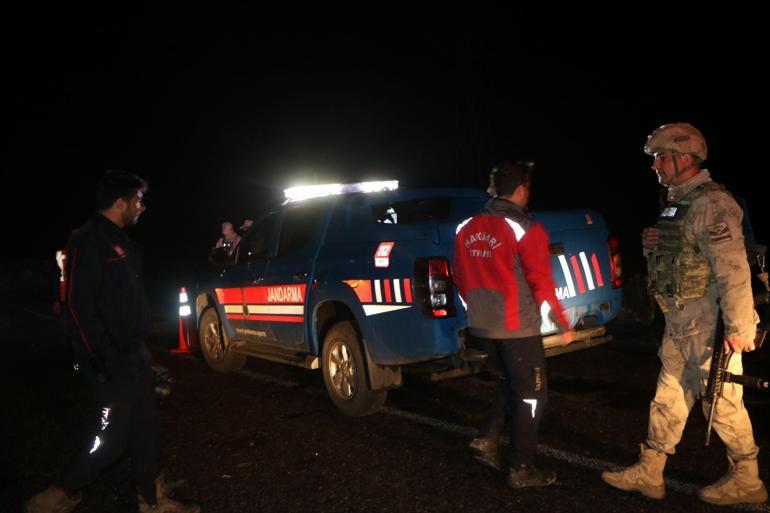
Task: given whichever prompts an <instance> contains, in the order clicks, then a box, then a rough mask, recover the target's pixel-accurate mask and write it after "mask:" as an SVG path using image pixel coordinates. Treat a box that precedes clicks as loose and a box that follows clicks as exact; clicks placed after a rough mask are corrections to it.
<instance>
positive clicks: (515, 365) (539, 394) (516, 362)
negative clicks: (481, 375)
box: [477, 335, 548, 467]
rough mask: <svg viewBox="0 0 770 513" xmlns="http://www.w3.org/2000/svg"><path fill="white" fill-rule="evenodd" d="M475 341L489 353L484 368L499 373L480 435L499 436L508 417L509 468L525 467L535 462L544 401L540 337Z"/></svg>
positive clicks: (543, 354) (544, 384) (545, 398)
mask: <svg viewBox="0 0 770 513" xmlns="http://www.w3.org/2000/svg"><path fill="white" fill-rule="evenodd" d="M477 340H479V341H480V342H481V345H482V347H483V348H484V350H485V351H486V352H487V354H489V359H488V365H489V366H490V367H491V368H492V369H496V370H497V371H498V372H499V373H500V380H499V382H498V384H497V390H496V392H495V399H494V401H493V403H492V407H491V408H490V410H489V411H488V413H487V418H486V419H485V422H484V425H483V426H482V428H481V430H480V436H481V437H484V438H487V437H490V438H491V437H494V438H496V437H499V436H500V435H501V433H502V431H503V429H504V427H505V419H506V414H509V415H510V416H511V420H512V422H511V433H510V438H511V445H510V451H511V453H510V455H511V466H512V467H519V466H521V465H529V464H531V463H532V462H533V461H534V459H535V452H536V451H537V440H538V438H537V436H538V427H539V425H540V419H542V417H543V410H544V409H545V405H546V402H547V399H548V380H547V378H546V372H545V370H546V369H545V353H544V351H543V337H542V336H540V335H537V336H534V337H526V338H511V339H486V338H477Z"/></svg>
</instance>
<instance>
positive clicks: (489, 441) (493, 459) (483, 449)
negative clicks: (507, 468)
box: [468, 436, 502, 470]
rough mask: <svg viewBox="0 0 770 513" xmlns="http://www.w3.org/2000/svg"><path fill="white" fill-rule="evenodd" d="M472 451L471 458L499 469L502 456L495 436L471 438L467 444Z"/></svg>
mask: <svg viewBox="0 0 770 513" xmlns="http://www.w3.org/2000/svg"><path fill="white" fill-rule="evenodd" d="M468 447H470V449H471V453H473V458H474V459H476V460H477V461H479V462H481V463H482V464H484V465H486V466H488V467H492V468H493V469H495V470H500V467H501V466H502V457H501V456H500V442H499V438H498V437H496V436H493V437H492V436H491V437H480V438H474V439H473V440H471V443H470V444H469V445H468Z"/></svg>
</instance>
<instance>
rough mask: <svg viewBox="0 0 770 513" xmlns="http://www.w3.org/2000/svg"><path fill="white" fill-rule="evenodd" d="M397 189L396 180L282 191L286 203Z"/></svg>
mask: <svg viewBox="0 0 770 513" xmlns="http://www.w3.org/2000/svg"><path fill="white" fill-rule="evenodd" d="M396 189H398V180H385V181H380V182H359V183H330V184H319V185H300V186H297V187H290V188H288V189H286V190H284V191H283V194H284V196H285V197H286V201H287V202H292V201H302V200H306V199H310V198H321V197H324V196H332V195H335V194H344V193H348V192H381V191H394V190H396Z"/></svg>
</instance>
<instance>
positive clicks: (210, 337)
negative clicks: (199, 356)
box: [198, 307, 246, 372]
mask: <svg viewBox="0 0 770 513" xmlns="http://www.w3.org/2000/svg"><path fill="white" fill-rule="evenodd" d="M198 340H199V341H200V345H201V352H202V353H203V358H204V359H205V360H206V363H207V364H208V366H209V367H211V368H212V369H214V370H215V371H217V372H234V371H237V370H240V369H242V368H243V365H244V364H245V363H246V356H244V355H242V354H238V353H234V352H232V351H230V347H229V346H230V339H229V338H228V336H227V333H225V330H224V328H222V323H221V322H220V321H219V315H217V311H216V308H213V307H212V308H207V309H206V311H204V312H203V315H201V322H200V332H199V333H198Z"/></svg>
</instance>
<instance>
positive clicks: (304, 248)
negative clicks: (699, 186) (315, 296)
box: [254, 201, 330, 351]
mask: <svg viewBox="0 0 770 513" xmlns="http://www.w3.org/2000/svg"><path fill="white" fill-rule="evenodd" d="M329 208H330V207H329V202H328V201H323V202H308V203H305V202H302V203H299V204H297V205H290V206H288V207H286V208H285V209H284V211H283V215H282V219H281V223H280V232H279V234H278V236H277V238H276V239H277V246H276V250H275V255H274V256H273V257H271V259H270V264H269V265H268V269H267V271H266V272H265V275H264V279H263V280H262V282H261V283H260V285H261V286H260V287H258V289H257V290H255V291H254V293H255V296H254V298H255V299H257V300H258V301H259V302H260V303H261V304H262V306H261V309H262V311H263V312H264V319H265V321H266V322H267V324H268V326H269V328H270V332H271V333H272V336H273V337H274V338H275V340H276V341H277V343H278V344H279V345H281V346H283V347H285V348H287V349H294V350H297V351H308V350H309V343H308V340H307V337H306V334H307V325H308V324H309V320H310V319H309V318H308V316H309V315H312V312H310V311H308V310H307V308H306V306H307V298H308V297H309V295H310V287H311V284H312V280H313V276H314V268H313V266H314V264H315V256H316V253H317V250H318V245H319V244H320V241H321V238H322V234H321V227H322V226H325V222H326V214H328V212H329Z"/></svg>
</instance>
